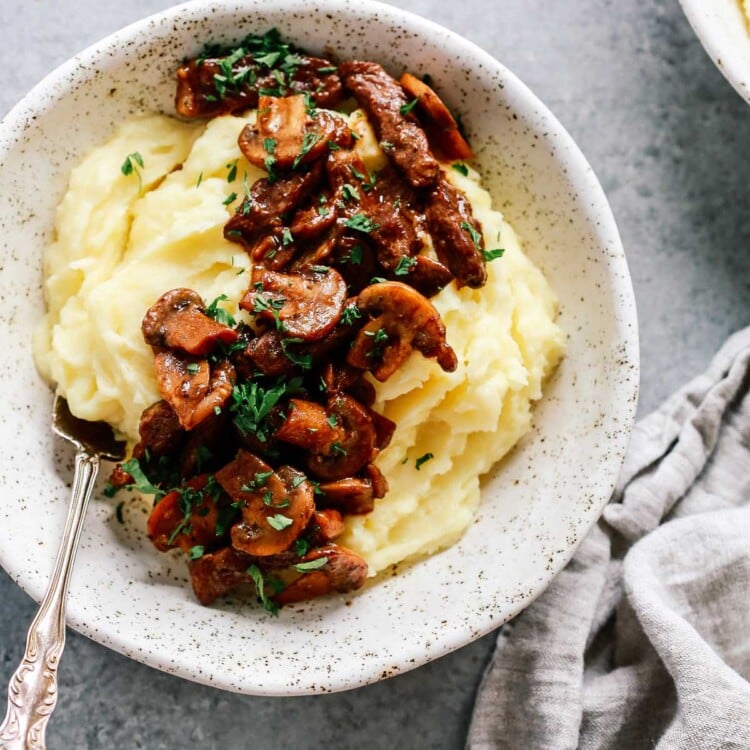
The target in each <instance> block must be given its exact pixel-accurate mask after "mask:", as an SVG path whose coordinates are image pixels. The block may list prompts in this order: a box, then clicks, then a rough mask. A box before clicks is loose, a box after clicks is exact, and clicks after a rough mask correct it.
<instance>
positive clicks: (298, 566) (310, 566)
mask: <svg viewBox="0 0 750 750" xmlns="http://www.w3.org/2000/svg"><path fill="white" fill-rule="evenodd" d="M327 562H328V558H327V557H318V558H316V559H315V560H308V561H307V562H301V563H295V564H294V569H295V570H297V571H299V572H300V573H307V572H309V571H311V570H319V569H320V568H322V567H323V566H324V565H325V564H326V563H327Z"/></svg>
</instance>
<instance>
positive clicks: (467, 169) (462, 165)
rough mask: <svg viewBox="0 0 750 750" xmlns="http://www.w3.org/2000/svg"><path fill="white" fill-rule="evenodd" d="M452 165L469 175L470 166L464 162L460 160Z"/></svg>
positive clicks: (465, 175)
mask: <svg viewBox="0 0 750 750" xmlns="http://www.w3.org/2000/svg"><path fill="white" fill-rule="evenodd" d="M451 166H452V167H453V169H455V170H456V172H458V173H459V174H462V175H463V176H464V177H468V175H469V168H468V167H467V166H466V165H465V164H462V163H461V162H460V161H456V162H453V164H451Z"/></svg>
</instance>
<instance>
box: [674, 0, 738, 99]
mask: <svg viewBox="0 0 750 750" xmlns="http://www.w3.org/2000/svg"><path fill="white" fill-rule="evenodd" d="M680 4H681V5H682V9H683V11H685V15H686V16H687V18H688V21H690V25H691V26H692V27H693V30H694V31H695V33H696V34H697V36H698V39H700V41H701V44H702V45H703V48H704V49H705V50H706V52H708V54H709V56H710V57H711V59H712V60H713V61H714V64H715V65H716V67H717V68H718V69H719V70H720V71H721V72H722V74H723V76H724V77H725V78H726V79H727V80H728V81H729V83H731V84H732V86H734V88H735V89H736V90H737V93H738V94H739V95H740V96H741V97H742V98H743V99H744V100H745V101H746V102H748V103H750V28H749V27H748V22H747V20H746V18H745V16H744V14H743V12H742V0H680Z"/></svg>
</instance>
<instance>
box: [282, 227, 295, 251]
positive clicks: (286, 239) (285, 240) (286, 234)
mask: <svg viewBox="0 0 750 750" xmlns="http://www.w3.org/2000/svg"><path fill="white" fill-rule="evenodd" d="M292 242H294V236H293V235H292V230H291V229H289V227H284V229H283V230H282V232H281V246H282V247H287V246H288V245H291V244H292Z"/></svg>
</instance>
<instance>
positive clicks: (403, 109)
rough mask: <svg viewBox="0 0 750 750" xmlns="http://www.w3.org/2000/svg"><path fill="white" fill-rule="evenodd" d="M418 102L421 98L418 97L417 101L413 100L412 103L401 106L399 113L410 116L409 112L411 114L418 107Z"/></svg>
mask: <svg viewBox="0 0 750 750" xmlns="http://www.w3.org/2000/svg"><path fill="white" fill-rule="evenodd" d="M418 101H419V97H417V98H416V99H412V100H411V101H410V102H408V103H407V104H402V105H401V106H400V107H399V108H398V111H399V112H400V113H401V114H402V115H408V114H409V112H411V111H412V110H413V109H414V107H416V106H417V102H418Z"/></svg>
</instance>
